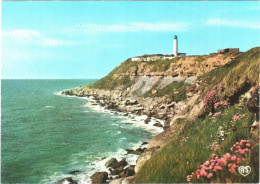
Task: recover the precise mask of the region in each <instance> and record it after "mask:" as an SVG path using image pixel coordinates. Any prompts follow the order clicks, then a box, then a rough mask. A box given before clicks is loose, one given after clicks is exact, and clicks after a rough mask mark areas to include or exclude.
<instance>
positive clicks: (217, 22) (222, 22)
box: [205, 19, 260, 29]
mask: <svg viewBox="0 0 260 184" xmlns="http://www.w3.org/2000/svg"><path fill="white" fill-rule="evenodd" d="M205 25H206V26H225V27H238V28H248V29H260V22H259V21H257V22H253V21H243V20H227V19H209V20H207V21H206V23H205Z"/></svg>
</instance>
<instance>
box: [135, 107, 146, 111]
mask: <svg viewBox="0 0 260 184" xmlns="http://www.w3.org/2000/svg"><path fill="white" fill-rule="evenodd" d="M141 110H144V108H143V107H136V108H135V109H134V111H141Z"/></svg>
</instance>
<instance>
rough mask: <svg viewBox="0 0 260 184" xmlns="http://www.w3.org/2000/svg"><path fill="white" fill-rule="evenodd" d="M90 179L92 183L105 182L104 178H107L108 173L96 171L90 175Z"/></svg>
mask: <svg viewBox="0 0 260 184" xmlns="http://www.w3.org/2000/svg"><path fill="white" fill-rule="evenodd" d="M90 179H91V180H92V183H106V180H107V179H108V173H107V172H96V173H94V174H93V175H92V176H91V177H90Z"/></svg>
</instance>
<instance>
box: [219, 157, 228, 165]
mask: <svg viewBox="0 0 260 184" xmlns="http://www.w3.org/2000/svg"><path fill="white" fill-rule="evenodd" d="M218 163H220V165H227V161H226V159H224V158H221V159H218Z"/></svg>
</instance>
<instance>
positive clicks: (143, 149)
mask: <svg viewBox="0 0 260 184" xmlns="http://www.w3.org/2000/svg"><path fill="white" fill-rule="evenodd" d="M145 150H146V148H138V149H136V150H135V151H138V152H140V153H143V152H144V151H145Z"/></svg>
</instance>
